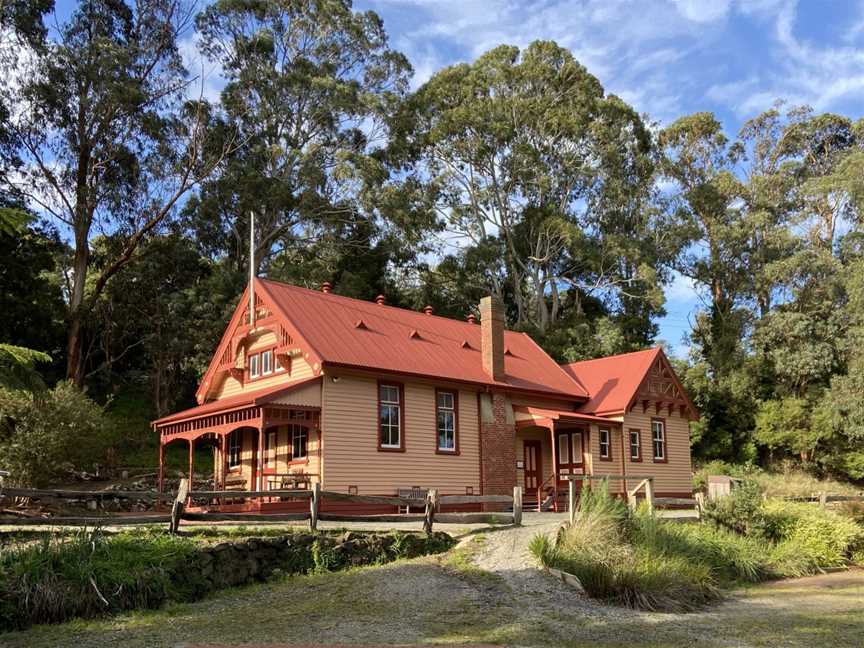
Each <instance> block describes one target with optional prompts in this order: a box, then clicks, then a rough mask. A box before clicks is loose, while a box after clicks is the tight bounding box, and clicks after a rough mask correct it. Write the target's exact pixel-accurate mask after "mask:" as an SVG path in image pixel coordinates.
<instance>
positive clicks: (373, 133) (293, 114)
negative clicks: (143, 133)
mask: <svg viewBox="0 0 864 648" xmlns="http://www.w3.org/2000/svg"><path fill="white" fill-rule="evenodd" d="M197 25H198V29H199V31H200V34H201V47H202V50H203V52H204V53H205V54H206V55H207V56H209V57H210V58H211V59H212V60H214V61H216V62H218V63H219V64H220V66H221V68H222V71H223V74H224V77H225V78H226V80H227V84H226V86H225V88H224V89H223V91H222V94H221V103H222V111H223V113H224V115H223V118H224V119H225V121H226V122H227V123H228V124H230V125H232V126H233V127H234V128H236V129H237V131H238V132H240V133H241V134H242V136H243V138H244V145H243V146H242V147H240V148H238V149H237V150H236V151H235V152H234V153H233V154H232V155H231V157H230V158H229V159H228V161H227V163H226V164H225V166H224V168H223V169H222V170H221V172H220V174H219V175H218V177H215V178H213V179H212V180H210V181H208V182H207V183H206V184H205V185H204V187H203V188H202V192H201V195H200V196H199V197H198V198H196V199H195V200H193V201H191V202H190V203H189V205H188V206H187V209H186V213H187V215H188V217H189V220H188V222H189V226H190V227H191V228H192V229H193V231H195V232H196V233H197V234H198V238H199V239H200V240H201V242H202V247H203V250H204V251H205V252H206V253H208V254H210V255H220V254H224V253H226V252H227V253H228V254H229V255H230V256H231V258H233V259H235V261H236V264H237V265H238V266H240V265H242V263H243V259H244V258H245V249H246V241H247V240H248V220H249V219H248V215H249V213H250V212H254V213H255V217H256V218H255V224H256V232H257V235H258V236H257V239H256V242H255V247H256V250H255V252H256V254H255V261H256V265H257V266H258V267H260V266H261V265H262V264H266V263H269V261H270V259H271V257H273V256H275V255H278V254H279V253H280V252H281V251H283V250H288V251H289V252H290V251H291V248H292V247H296V244H297V243H298V242H304V241H307V242H308V241H314V240H317V239H318V238H320V237H322V236H324V235H325V234H326V232H328V231H338V230H339V229H340V228H342V227H351V226H352V224H353V223H355V222H356V221H357V219H358V214H362V215H363V216H364V217H366V218H368V219H370V221H374V220H375V219H377V218H380V217H381V214H380V212H376V209H375V207H374V206H373V205H371V203H369V202H364V196H367V191H368V190H369V187H370V185H373V186H374V185H375V184H376V183H377V180H379V179H380V178H381V177H386V175H387V174H386V171H385V170H384V167H383V166H382V162H381V160H380V156H378V157H376V156H375V155H373V153H374V151H375V149H377V148H380V145H381V143H382V142H383V138H384V136H385V132H384V123H385V118H386V116H387V115H388V114H389V113H390V112H392V110H393V108H394V106H396V105H397V104H398V102H399V101H400V100H401V97H402V96H403V95H404V93H405V92H406V90H407V87H408V75H409V73H410V69H411V68H410V65H409V64H408V61H407V60H406V59H405V57H404V56H402V55H401V54H399V53H398V52H396V51H394V50H393V49H391V48H390V46H389V44H388V40H387V34H386V32H385V30H384V26H383V23H382V22H381V19H380V18H379V17H378V16H377V15H376V14H374V13H373V12H371V11H367V12H363V13H360V12H355V11H353V10H352V8H351V3H350V2H348V1H344V0H317V1H314V2H309V1H307V0H272V1H270V2H260V1H257V0H217V1H216V2H214V3H212V4H211V5H209V6H208V7H207V8H206V9H205V10H204V11H203V12H202V13H200V14H199V15H198V17H197ZM367 197H368V196H367ZM371 229H372V233H370V236H373V235H374V232H375V231H377V228H374V227H373V228H371ZM337 238H338V237H337ZM336 242H337V243H338V240H336Z"/></svg>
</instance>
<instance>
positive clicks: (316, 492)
mask: <svg viewBox="0 0 864 648" xmlns="http://www.w3.org/2000/svg"><path fill="white" fill-rule="evenodd" d="M320 508H321V482H315V483H314V484H312V499H311V500H310V501H309V529H310V530H311V531H317V530H318V511H319V510H320Z"/></svg>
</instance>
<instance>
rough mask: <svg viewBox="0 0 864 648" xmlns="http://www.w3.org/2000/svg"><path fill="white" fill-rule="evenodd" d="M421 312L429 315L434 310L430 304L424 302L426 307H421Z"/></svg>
mask: <svg viewBox="0 0 864 648" xmlns="http://www.w3.org/2000/svg"><path fill="white" fill-rule="evenodd" d="M423 312H424V313H426V314H427V315H431V314H432V313H433V312H434V310H433V308H432V306H431V305H430V304H426V307H425V308H424V309H423Z"/></svg>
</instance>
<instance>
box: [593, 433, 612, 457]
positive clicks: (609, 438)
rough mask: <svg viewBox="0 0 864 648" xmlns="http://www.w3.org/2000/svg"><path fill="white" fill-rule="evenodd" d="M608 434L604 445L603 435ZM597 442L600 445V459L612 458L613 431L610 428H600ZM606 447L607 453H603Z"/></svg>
mask: <svg viewBox="0 0 864 648" xmlns="http://www.w3.org/2000/svg"><path fill="white" fill-rule="evenodd" d="M604 432H605V433H606V443H603V433H604ZM597 441H598V443H599V444H600V458H601V459H611V458H612V430H610V429H609V428H599V430H598V431H597ZM604 446H605V447H606V452H605V453H604V452H603V447H604Z"/></svg>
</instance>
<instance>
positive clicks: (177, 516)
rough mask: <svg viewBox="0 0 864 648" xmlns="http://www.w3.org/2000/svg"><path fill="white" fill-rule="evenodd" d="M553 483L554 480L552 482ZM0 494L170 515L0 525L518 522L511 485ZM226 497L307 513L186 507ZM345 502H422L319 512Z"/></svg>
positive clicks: (4, 520)
mask: <svg viewBox="0 0 864 648" xmlns="http://www.w3.org/2000/svg"><path fill="white" fill-rule="evenodd" d="M556 485H557V484H556ZM0 496H10V497H34V498H37V497H57V498H65V499H88V498H89V499H93V498H95V497H117V498H120V497H124V496H126V497H136V498H141V499H148V498H149V499H155V500H157V501H173V504H172V507H171V513H170V515H164V514H162V515H159V514H156V515H122V514H121V515H104V516H69V517H42V516H38V517H20V518H19V517H9V516H3V517H0V524H10V525H22V526H23V525H43V526H63V525H75V526H81V525H85V526H89V525H94V526H111V525H118V526H119V525H127V524H161V523H165V522H168V529H169V531H170V532H172V533H177V532H178V531H179V529H180V522H181V521H182V520H190V521H200V522H265V523H266V522H292V521H303V520H308V521H309V526H310V528H311V529H312V530H313V531H314V530H316V528H317V524H318V521H319V520H326V521H335V522H412V521H422V522H423V529H424V530H425V531H426V532H427V533H431V532H432V526H433V524H434V522H435V521H438V522H442V523H462V524H471V523H483V522H492V523H497V524H507V523H511V524H517V525H519V524H521V523H522V489H521V488H520V487H519V486H516V487H514V489H513V495H512V496H511V495H444V496H439V495H438V491H437V490H436V489H434V488H433V489H429V490H428V491H427V493H426V497H425V498H424V499H418V498H410V497H389V496H384V495H352V494H350V493H337V492H335V491H323V490H321V485H320V483H319V482H315V483H313V484H312V489H311V490H297V489H280V490H263V491H259V490H254V491H253V490H249V491H239V490H201V491H193V490H190V482H189V480H188V479H181V480H180V484H179V486H178V488H177V491H176V493H158V492H153V491H77V490H63V489H24V488H2V489H0ZM222 497H230V498H252V497H262V498H263V497H267V498H277V497H278V498H284V499H301V500H302V499H308V500H309V512H307V513H251V512H248V513H247V512H222V511H188V510H186V507H187V505H188V504H189V503H190V502H192V500H194V499H217V498H222ZM327 499H329V500H331V501H345V502H354V503H360V504H373V505H384V506H420V505H425V511H424V513H422V514H413V515H412V514H402V513H396V514H380V515H342V514H333V513H327V512H322V511H321V510H320V509H321V502H322V501H324V500H327ZM442 504H449V505H458V504H511V505H512V509H513V512H512V514H511V513H441V512H440V508H441V505H442Z"/></svg>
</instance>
